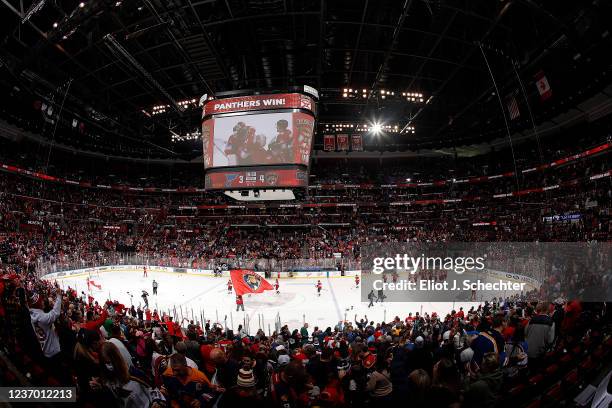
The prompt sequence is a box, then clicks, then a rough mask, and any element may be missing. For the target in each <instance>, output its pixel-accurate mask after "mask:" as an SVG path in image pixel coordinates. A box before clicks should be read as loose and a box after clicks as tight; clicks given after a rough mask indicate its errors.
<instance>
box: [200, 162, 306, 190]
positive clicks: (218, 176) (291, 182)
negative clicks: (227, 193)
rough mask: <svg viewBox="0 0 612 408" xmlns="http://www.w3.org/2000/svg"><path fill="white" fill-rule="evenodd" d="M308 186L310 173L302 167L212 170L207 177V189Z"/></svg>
mask: <svg viewBox="0 0 612 408" xmlns="http://www.w3.org/2000/svg"><path fill="white" fill-rule="evenodd" d="M307 186H308V173H307V172H306V170H305V169H302V168H282V169H279V168H276V169H274V168H265V167H264V168H249V169H237V170H212V171H210V172H208V173H207V174H206V177H205V188H206V189H207V190H208V189H210V190H231V189H241V188H276V187H307Z"/></svg>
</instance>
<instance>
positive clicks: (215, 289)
mask: <svg viewBox="0 0 612 408" xmlns="http://www.w3.org/2000/svg"><path fill="white" fill-rule="evenodd" d="M87 277H88V275H85V274H83V275H75V276H69V277H60V278H57V282H58V284H59V285H60V286H61V287H62V288H64V289H66V288H67V287H68V286H70V287H72V288H75V289H76V290H77V291H78V293H79V294H80V293H81V291H84V292H86V293H87ZM91 279H92V280H93V281H94V282H95V283H96V285H101V289H97V288H94V287H92V290H91V292H90V293H91V295H92V296H93V297H94V298H95V299H96V300H97V301H98V302H100V303H103V302H104V301H106V300H107V299H109V298H110V299H113V300H118V301H119V302H121V303H123V304H124V305H125V306H127V307H129V306H130V305H131V302H133V304H134V306H135V307H137V306H139V305H140V306H144V302H143V300H142V298H141V297H140V295H141V294H142V290H146V291H147V292H148V293H149V295H150V296H149V307H150V308H151V309H154V308H156V309H158V310H160V311H161V312H170V314H171V315H172V314H174V307H176V312H177V314H178V315H179V318H180V315H181V311H182V315H183V317H184V318H188V319H191V316H192V312H193V315H194V316H195V317H196V319H197V320H200V319H199V316H200V313H202V314H203V316H204V319H205V320H210V321H211V323H213V322H215V321H219V322H220V323H221V324H224V321H225V318H226V317H227V320H226V324H227V326H228V327H229V328H232V322H233V329H237V328H238V325H239V324H243V323H244V321H245V319H246V315H248V316H249V320H250V324H249V329H250V330H249V334H251V335H254V334H255V333H256V332H257V330H258V329H259V327H260V326H262V323H261V322H262V320H261V319H262V316H263V327H262V328H263V329H264V330H265V332H266V334H268V330H269V329H270V330H272V331H274V322H275V319H276V317H277V316H280V320H281V323H282V324H287V325H288V326H289V329H291V330H293V329H299V328H300V327H302V323H303V320H304V318H305V319H306V322H308V323H309V325H310V330H312V329H313V328H314V326H318V327H320V328H322V329H323V330H324V329H325V328H327V327H328V326H329V327H332V328H333V327H334V326H335V325H337V324H338V322H339V321H342V320H344V319H345V317H346V319H347V320H354V319H355V315H357V319H361V318H364V316H365V315H367V317H368V319H369V320H374V321H375V322H382V321H383V320H385V321H390V320H392V319H393V318H394V317H395V316H399V317H400V319H402V320H403V319H405V318H406V316H408V313H410V312H412V314H413V315H414V314H415V313H416V312H420V313H429V314H431V313H432V312H436V313H437V314H438V315H439V316H442V318H443V317H444V316H445V315H446V314H447V313H449V312H450V311H451V310H452V309H453V307H454V308H456V310H459V307H460V306H462V307H463V308H464V310H468V309H469V308H470V307H471V306H472V305H475V306H477V305H478V303H456V304H454V303H452V302H430V303H407V302H406V303H376V304H375V305H374V307H371V308H368V303H367V302H366V303H363V302H361V299H360V296H361V289H357V288H355V279H354V277H330V278H321V282H322V283H323V290H322V291H321V296H317V293H316V288H315V284H316V282H317V278H284V279H280V280H279V283H280V294H276V293H275V291H273V290H272V291H265V292H263V293H259V294H253V295H250V296H249V295H244V306H245V312H242V311H240V312H236V303H235V299H236V298H235V295H234V293H233V292H232V293H231V294H228V293H227V281H228V277H220V278H215V277H212V276H205V275H189V274H178V273H172V272H149V273H148V277H146V278H145V277H143V273H142V270H139V271H137V270H134V271H133V272H130V271H125V270H124V271H104V272H99V273H96V272H94V273H92V274H91ZM153 279H155V280H156V281H157V282H158V284H159V288H158V295H157V296H155V295H153V289H152V286H151V284H152V282H153ZM268 281H269V282H270V283H272V284H273V283H274V279H269V280H268ZM130 294H132V295H133V297H130ZM217 319H218V320H217Z"/></svg>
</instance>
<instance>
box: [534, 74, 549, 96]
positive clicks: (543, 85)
mask: <svg viewBox="0 0 612 408" xmlns="http://www.w3.org/2000/svg"><path fill="white" fill-rule="evenodd" d="M535 84H536V86H537V87H538V92H539V93H540V99H541V100H543V101H545V100H547V99H548V98H550V97H551V96H552V90H551V89H550V84H549V83H548V78H546V75H544V72H543V71H540V72H538V73H537V74H535Z"/></svg>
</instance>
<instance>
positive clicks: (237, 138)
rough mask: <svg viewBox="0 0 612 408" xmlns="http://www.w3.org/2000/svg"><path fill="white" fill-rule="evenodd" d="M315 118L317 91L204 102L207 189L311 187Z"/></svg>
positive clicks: (203, 126)
mask: <svg viewBox="0 0 612 408" xmlns="http://www.w3.org/2000/svg"><path fill="white" fill-rule="evenodd" d="M306 88H308V87H305V89H306ZM313 91H314V92H313ZM315 120H316V91H315V90H311V91H310V93H307V92H305V91H302V92H299V91H294V92H287V93H270V94H262V95H246V96H230V97H221V98H217V99H211V100H208V101H206V102H205V103H204V105H203V111H202V141H203V159H204V170H205V172H206V174H205V188H206V189H207V190H241V189H247V190H257V191H264V190H265V191H267V190H274V189H290V188H298V187H307V186H308V170H309V168H308V166H309V162H310V154H311V151H312V144H313V132H314V127H315ZM243 195H244V194H243ZM258 196H259V195H258Z"/></svg>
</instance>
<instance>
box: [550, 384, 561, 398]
mask: <svg viewBox="0 0 612 408" xmlns="http://www.w3.org/2000/svg"><path fill="white" fill-rule="evenodd" d="M546 398H547V399H550V400H552V401H560V400H561V398H563V391H562V390H561V383H557V384H555V385H553V386H552V387H551V388H550V389H549V390H548V391H547V392H546Z"/></svg>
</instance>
